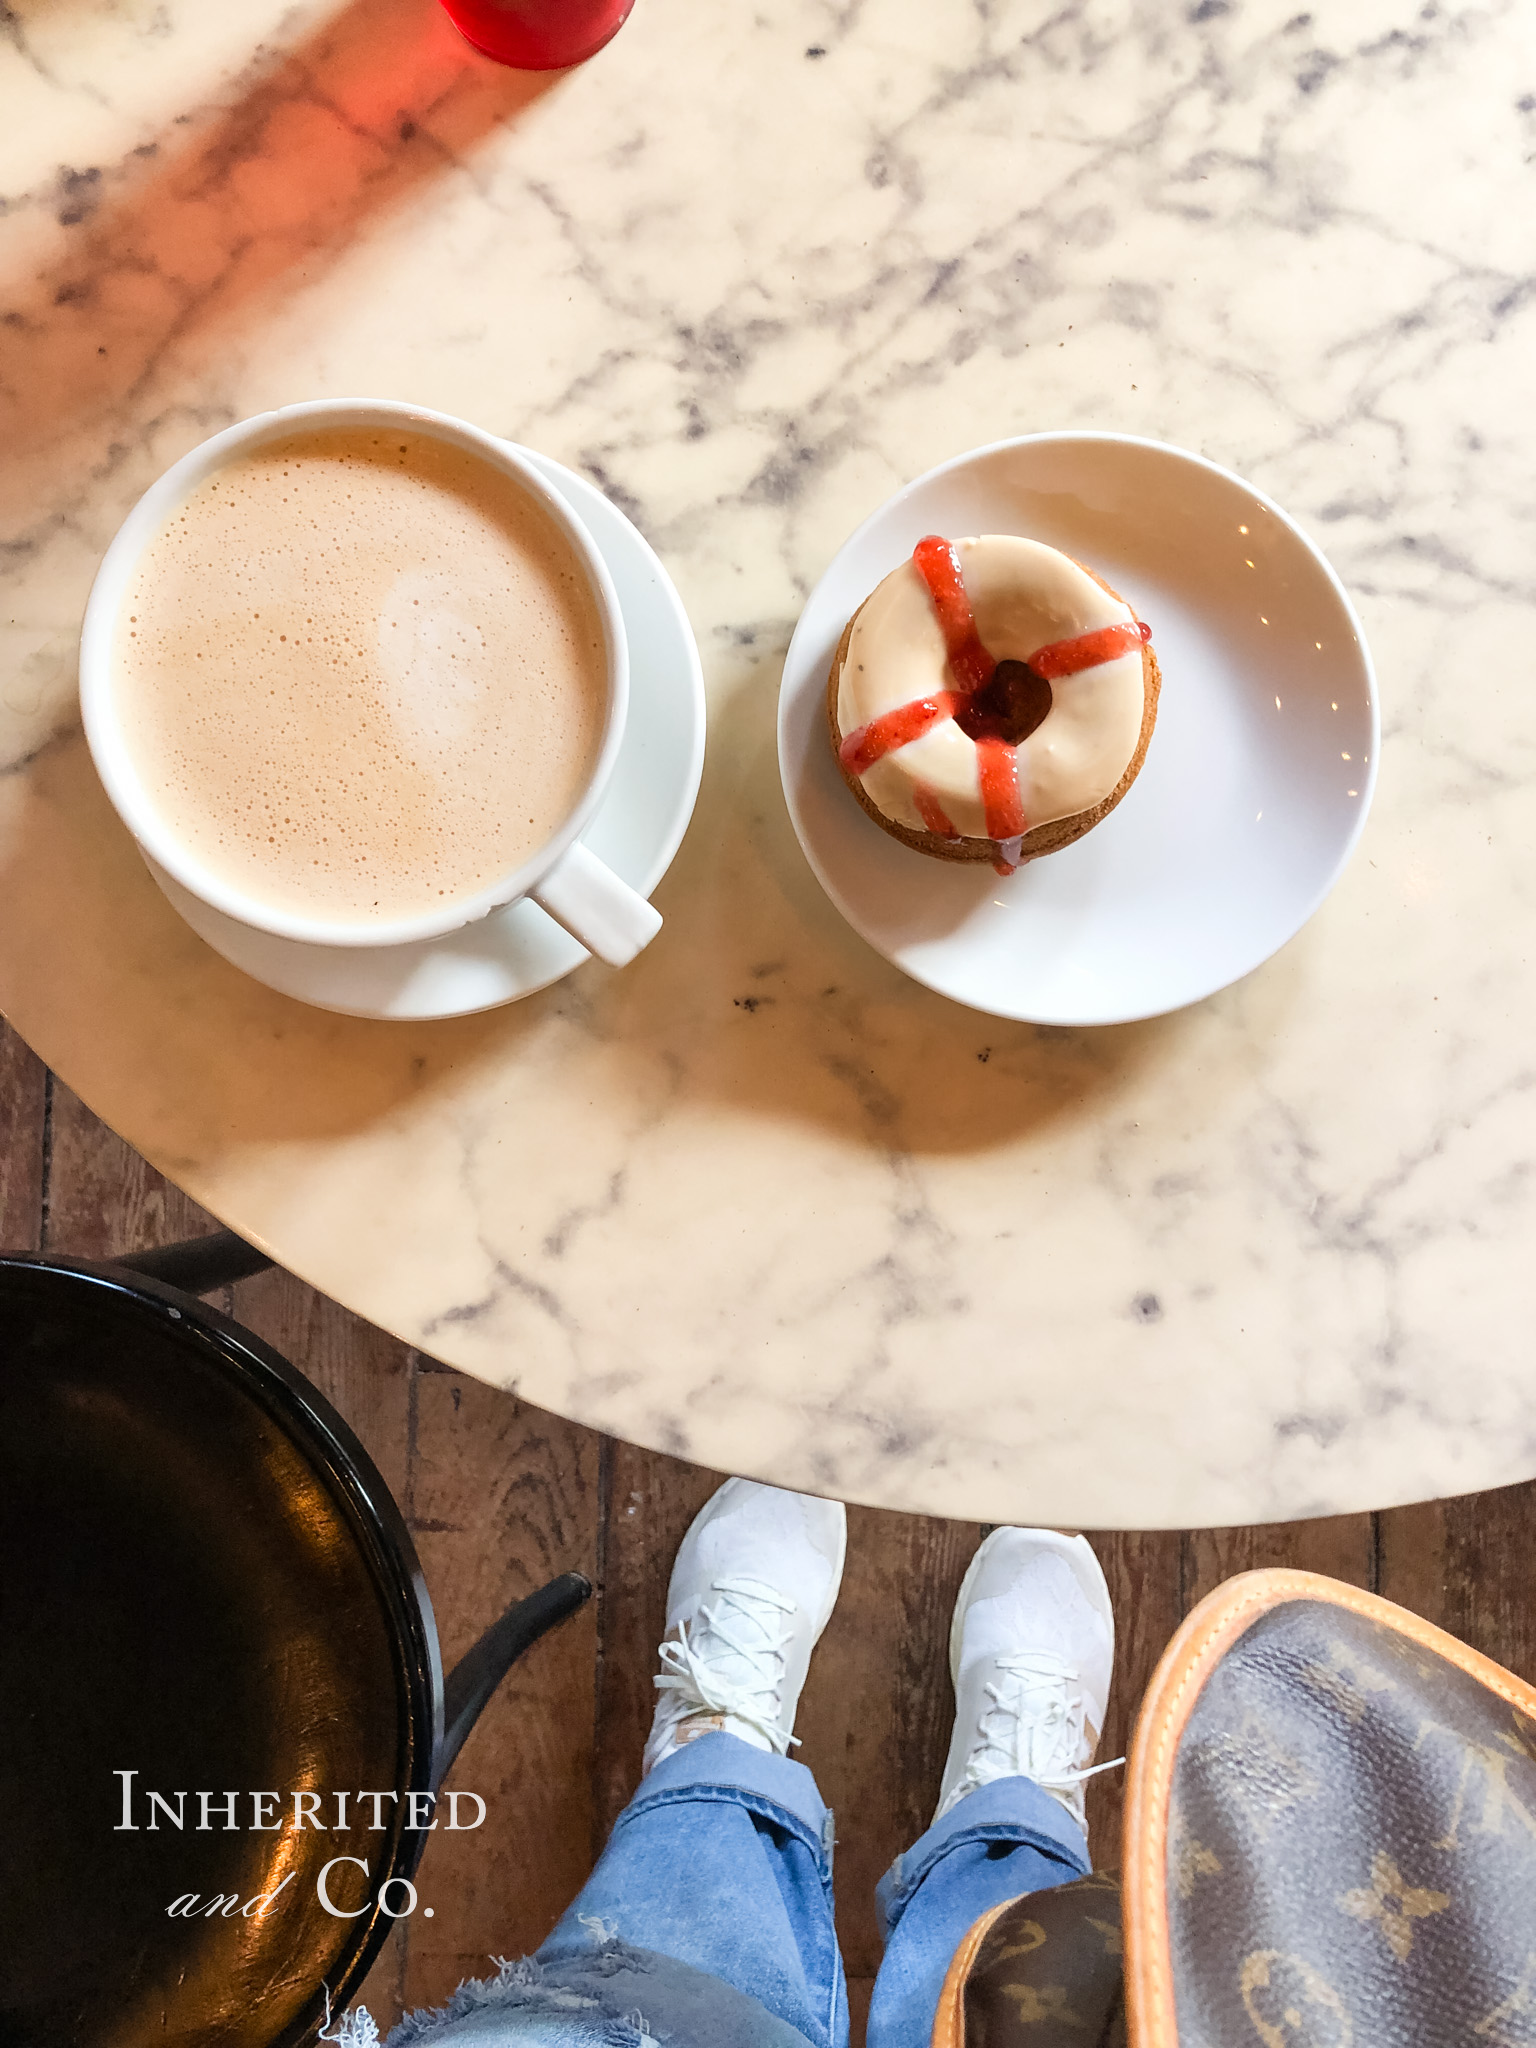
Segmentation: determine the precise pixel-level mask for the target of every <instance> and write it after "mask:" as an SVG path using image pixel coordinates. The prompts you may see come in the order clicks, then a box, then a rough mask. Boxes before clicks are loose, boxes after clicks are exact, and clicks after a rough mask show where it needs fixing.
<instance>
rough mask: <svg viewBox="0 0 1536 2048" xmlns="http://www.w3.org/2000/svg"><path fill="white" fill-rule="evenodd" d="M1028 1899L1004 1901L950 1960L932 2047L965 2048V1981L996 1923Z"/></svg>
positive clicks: (969, 1932)
mask: <svg viewBox="0 0 1536 2048" xmlns="http://www.w3.org/2000/svg"><path fill="white" fill-rule="evenodd" d="M1025 1897H1027V1894H1026V1893H1024V1892H1020V1893H1019V1898H1018V1899H1004V1901H1003V1903H1002V1904H1001V1905H1000V1906H994V1907H993V1908H992V1910H991V1911H990V1912H988V1913H983V1914H982V1916H981V1918H980V1919H979V1920H978V1921H976V1922H975V1924H974V1925H973V1926H971V1927H969V1928H968V1929H967V1930H966V1933H965V1936H964V1939H963V1940H962V1941H961V1943H960V1946H959V1947H958V1948H957V1949H956V1950H955V1952H954V1955H953V1956H952V1957H951V1958H950V1964H949V1968H948V1969H947V1970H946V1971H945V1973H944V1988H943V1990H942V1991H940V1993H939V2009H938V2011H937V2012H936V2013H935V2014H934V2016H933V2034H932V2036H931V2041H932V2048H965V1980H966V1978H967V1977H969V1975H970V1974H971V1965H972V1963H974V1962H975V1960H976V1955H977V1951H978V1950H979V1949H980V1947H981V1944H982V1943H983V1942H984V1941H985V1940H986V1938H987V1936H988V1935H989V1934H990V1933H991V1931H992V1926H993V1923H994V1922H995V1921H997V1920H1000V1919H1001V1918H1002V1916H1003V1915H1004V1913H1006V1912H1007V1911H1008V1910H1009V1908H1010V1907H1011V1906H1016V1905H1017V1904H1018V1903H1019V1899H1022V1898H1025Z"/></svg>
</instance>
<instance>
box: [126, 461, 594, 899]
mask: <svg viewBox="0 0 1536 2048" xmlns="http://www.w3.org/2000/svg"><path fill="white" fill-rule="evenodd" d="M607 678H608V667H607V653H606V644H605V640H604V635H603V626H602V619H601V615H600V612H599V609H598V602H597V599H596V597H595V596H594V594H593V591H592V589H591V586H590V584H589V582H588V580H587V577H586V574H585V572H584V569H583V565H582V563H581V561H580V560H579V558H578V557H577V556H576V554H575V552H574V550H573V549H572V547H571V544H570V542H569V541H568V540H567V539H566V537H565V535H564V534H563V533H562V532H561V531H560V529H559V528H558V527H557V526H556V524H555V522H554V520H553V519H552V518H551V517H550V515H549V514H548V513H547V512H546V511H545V509H544V507H543V506H542V505H541V504H540V503H539V502H538V501H537V500H536V499H535V498H534V497H533V496H532V494H531V493H530V492H528V491H526V490H524V489H523V488H522V487H521V485H520V484H519V483H518V481H517V480H516V479H515V478H514V477H510V476H508V475H506V474H505V473H504V472H502V471H500V470H497V469H495V468H493V467H492V466H491V465H490V464H489V463H487V462H485V461H483V460H481V459H479V458H478V457H476V456H474V455H472V454H469V453H468V452H466V451H464V450H461V449H459V448H457V447H455V446H453V445H451V444H449V443H447V442H445V441H440V440H437V439H435V438H434V437H432V436H431V435H428V434H425V433H421V432H417V431H415V430H413V429H407V430H403V431H401V430H393V431H392V430H389V429H386V428H381V427H342V428H324V429H316V430H314V431H312V432H302V431H301V432H297V433H294V434H291V435H289V436H287V437H286V438H285V439H283V440H279V441H273V442H268V443H266V444H265V445H263V446H260V447H258V448H255V449H252V450H248V451H247V452H245V453H243V454H241V455H239V456H237V457H236V458H235V459H234V460H232V461H231V462H230V463H228V464H227V465H226V466H225V467H224V468H222V469H220V470H219V471H218V472H217V473H216V474H215V475H213V476H211V477H209V478H207V479H206V480H205V481H204V482H203V483H201V484H199V485H198V486H197V487H196V489H194V490H193V491H192V493H191V494H190V496H189V497H187V498H186V499H185V500H184V501H183V502H182V503H181V504H180V505H179V506H178V507H177V509H176V510H175V512H174V513H172V514H171V516H170V517H169V518H168V520H167V521H166V523H165V525H164V526H163V527H162V528H161V530H160V531H159V533H158V534H157V535H156V536H155V538H154V539H153V540H152V541H151V542H150V544H149V546H148V547H147V548H146V549H145V551H144V553H143V555H142V556H141V558H140V560H139V562H138V564H137V566H136V568H135V570H134V572H133V575H132V577H131V579H130V581H129V583H128V586H127V592H126V596H125V598H124V600H123V602H122V605H121V608H120V610H119V612H118V619H117V628H116V639H115V645H114V649H113V694H114V697H115V699H116V701H117V705H118V710H119V714H120V719H121V725H122V729H123V732H124V734H125V735H126V739H127V744H128V749H129V753H130V755H131V757H132V760H133V764H134V767H135V770H136V772H137V774H138V776H139V779H140V780H141V782H142V784H143V787H144V791H145V794H146V796H147V797H148V799H149V801H150V803H151V804H152V805H153V806H154V808H155V810H156V811H157V812H158V814H159V816H160V817H161V818H162V819H163V821H164V823H165V824H166V826H167V827H168V828H169V830H170V831H171V832H173V833H174V834H175V836H176V838H177V839H178V840H179V841H180V842H181V844H182V845H183V846H184V847H185V848H186V849H187V851H188V852H189V853H190V854H191V855H193V856H194V857H195V858H196V859H197V860H198V861H199V862H200V863H201V864H202V865H203V866H204V867H205V868H206V869H207V870H208V871H209V872H210V873H212V874H214V875H216V876H217V877H218V878H219V879H220V880H221V881H223V882H224V883H225V884H226V885H227V886H229V887H232V888H235V889H238V890H240V891H241V892H242V893H244V894H245V895H247V896H248V897H251V898H254V899H256V900H257V901H259V902H260V903H262V904H264V905H266V906H268V907H270V908H272V909H275V910H279V911H283V912H287V913H290V914H297V915H301V916H311V917H318V918H324V919H327V920H331V921H337V922H357V923H359V924H368V923H372V922H382V921H385V920H393V919H401V918H407V917H413V916H418V915H421V914H427V913H432V912H438V911H441V910H443V909H444V908H445V906H447V905H449V904H451V903H453V902H454V901H456V900H458V899H468V898H471V897H473V896H475V895H477V894H479V892H481V891H482V890H484V889H486V888H488V887H489V886H490V885H491V884H492V883H494V882H495V881H497V880H498V879H499V878H500V877H502V876H504V875H510V874H511V873H512V872H513V871H514V870H515V869H517V868H518V867H519V866H521V865H522V863H523V862H524V861H526V860H528V859H529V858H530V857H531V856H533V855H534V854H536V853H537V852H538V850H539V849H540V848H541V847H542V846H544V845H545V844H546V843H547V842H548V841H549V840H550V839H551V838H552V837H553V835H554V834H555V833H556V832H557V831H558V830H559V828H560V827H561V826H562V825H563V824H564V823H565V821H566V820H567V819H568V818H569V817H570V815H571V813H572V811H573V810H574V809H575V808H576V806H577V804H578V803H579V802H580V800H581V797H582V795H583V793H584V791H585V790H586V787H587V785H588V783H589V781H590V779H591V776H592V773H593V770H594V768H595V765H596V762H597V757H598V754H599V751H600V749H601V745H602V740H603V733H604V727H605V722H606V718H607V709H608V681H607Z"/></svg>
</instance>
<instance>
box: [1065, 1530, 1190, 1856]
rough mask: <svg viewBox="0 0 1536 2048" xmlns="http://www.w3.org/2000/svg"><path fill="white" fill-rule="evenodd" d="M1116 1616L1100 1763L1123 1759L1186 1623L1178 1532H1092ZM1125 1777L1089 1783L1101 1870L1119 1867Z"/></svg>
mask: <svg viewBox="0 0 1536 2048" xmlns="http://www.w3.org/2000/svg"><path fill="white" fill-rule="evenodd" d="M1088 1540H1089V1542H1090V1543H1091V1544H1092V1545H1093V1548H1094V1552H1095V1554H1096V1556H1097V1557H1098V1560H1099V1563H1100V1564H1101V1565H1102V1566H1103V1567H1104V1576H1105V1578H1106V1579H1107V1580H1108V1582H1109V1597H1110V1600H1111V1602H1112V1603H1113V1605H1114V1610H1115V1675H1114V1682H1113V1684H1112V1685H1111V1687H1110V1694H1109V1710H1108V1712H1107V1714H1106V1715H1105V1718H1104V1731H1103V1734H1102V1736H1101V1737H1100V1740H1099V1752H1098V1753H1099V1757H1100V1760H1101V1761H1103V1762H1106V1763H1107V1762H1108V1761H1109V1760H1110V1759H1111V1758H1112V1757H1123V1756H1124V1755H1125V1754H1126V1752H1127V1751H1128V1749H1129V1748H1130V1744H1131V1731H1132V1729H1133V1728H1134V1727H1135V1725H1136V1714H1137V1710H1138V1708H1139V1707H1140V1705H1141V1696H1142V1694H1143V1693H1144V1692H1145V1691H1146V1689H1147V1680H1148V1679H1149V1678H1150V1677H1151V1676H1152V1668H1153V1666H1154V1665H1155V1664H1156V1662H1157V1660H1158V1658H1159V1657H1160V1656H1161V1655H1162V1654H1163V1651H1164V1649H1165V1648H1166V1647H1167V1643H1168V1638H1169V1637H1170V1636H1171V1635H1172V1634H1173V1632H1174V1630H1175V1629H1176V1628H1177V1627H1178V1625H1179V1623H1180V1622H1181V1621H1182V1620H1183V1618H1184V1608H1183V1601H1182V1597H1181V1586H1182V1579H1183V1538H1182V1537H1181V1536H1180V1535H1179V1534H1178V1533H1177V1532H1176V1531H1154V1532H1152V1533H1151V1534H1143V1535H1133V1534H1128V1533H1127V1532H1125V1531H1124V1530H1120V1529H1115V1530H1109V1531H1089V1532H1088ZM1124 1803H1125V1772H1124V1771H1123V1770H1118V1771H1102V1772H1100V1774H1099V1775H1098V1776H1097V1777H1096V1778H1091V1779H1090V1780H1089V1781H1088V1788H1087V1808H1088V1853H1089V1855H1090V1856H1091V1857H1092V1858H1093V1864H1094V1868H1095V1869H1097V1870H1118V1869H1119V1867H1120V1816H1121V1810H1122V1808H1123V1806H1124Z"/></svg>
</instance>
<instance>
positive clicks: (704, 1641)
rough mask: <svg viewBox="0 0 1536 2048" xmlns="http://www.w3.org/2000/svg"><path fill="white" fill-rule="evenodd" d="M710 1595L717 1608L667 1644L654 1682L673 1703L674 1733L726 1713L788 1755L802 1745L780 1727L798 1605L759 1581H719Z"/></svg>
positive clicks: (682, 1627)
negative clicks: (792, 1618) (791, 1623)
mask: <svg viewBox="0 0 1536 2048" xmlns="http://www.w3.org/2000/svg"><path fill="white" fill-rule="evenodd" d="M709 1590H710V1591H711V1592H712V1593H718V1594H719V1596H720V1598H719V1599H718V1601H717V1602H716V1603H715V1604H714V1605H713V1606H708V1605H706V1604H705V1603H703V1602H702V1601H701V1602H700V1604H699V1613H698V1619H697V1620H696V1621H695V1622H694V1624H693V1626H692V1629H691V1630H690V1628H689V1625H688V1623H687V1622H686V1621H685V1622H681V1623H679V1625H678V1632H677V1635H676V1637H675V1638H673V1637H671V1636H669V1637H668V1638H667V1639H666V1641H665V1642H664V1643H663V1644H662V1645H661V1651H660V1655H661V1666H662V1668H661V1670H660V1672H659V1673H658V1674H657V1676H656V1678H655V1680H654V1681H653V1683H654V1684H655V1687H656V1690H657V1691H658V1692H663V1693H672V1694H673V1695H674V1696H675V1697H674V1698H673V1699H672V1700H671V1701H669V1702H668V1705H669V1707H670V1709H671V1712H670V1714H669V1716H668V1718H669V1720H671V1722H672V1724H673V1725H674V1726H675V1725H676V1724H677V1722H679V1721H683V1720H686V1719H687V1718H688V1717H689V1716H690V1715H693V1714H722V1715H726V1714H728V1715H730V1716H731V1718H732V1719H733V1720H737V1721H742V1722H744V1723H745V1724H746V1725H747V1726H748V1727H749V1728H755V1729H756V1730H757V1732H758V1734H759V1735H761V1736H762V1738H763V1740H764V1741H765V1742H766V1743H767V1744H768V1745H769V1747H770V1748H771V1749H772V1750H774V1751H775V1752H776V1754H777V1755H779V1756H785V1755H787V1754H788V1751H789V1748H790V1745H791V1744H792V1743H798V1741H799V1737H798V1736H795V1735H791V1734H790V1733H789V1731H788V1730H787V1729H785V1728H781V1727H780V1726H779V1720H778V1713H779V1695H780V1693H781V1692H782V1690H783V1685H784V1672H785V1664H786V1660H785V1656H784V1652H785V1650H786V1648H787V1647H788V1646H789V1644H790V1643H792V1642H793V1641H794V1637H795V1631H794V1629H793V1628H792V1627H786V1625H785V1620H784V1617H785V1616H786V1615H792V1614H793V1613H794V1612H795V1603H794V1601H793V1600H790V1599H788V1598H786V1596H785V1595H784V1594H783V1593H779V1592H776V1591H775V1590H774V1588H773V1587H772V1586H765V1585H762V1584H761V1583H760V1582H759V1581H758V1580H756V1579H716V1580H714V1581H713V1583H712V1584H711V1586H710V1589H709ZM722 1665H724V1666H726V1668H725V1669H722V1668H721V1666H722ZM733 1666H734V1669H733V1668H731V1667H733Z"/></svg>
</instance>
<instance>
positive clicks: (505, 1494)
mask: <svg viewBox="0 0 1536 2048" xmlns="http://www.w3.org/2000/svg"><path fill="white" fill-rule="evenodd" d="M414 1384H415V1412H414V1417H413V1426H412V1431H411V1441H410V1480H409V1485H408V1488H407V1494H406V1511H407V1520H408V1522H409V1524H410V1527H411V1532H412V1534H413V1536H414V1537H415V1539H416V1545H417V1548H418V1550H419V1552H420V1554H421V1561H422V1565H423V1568H424V1569H425V1572H426V1576H427V1583H428V1586H429V1587H430V1588H431V1591H432V1597H433V1601H434V1604H435V1606H436V1610H437V1626H438V1632H439V1635H440V1636H441V1638H442V1645H443V1663H444V1666H445V1668H451V1666H452V1664H453V1662H454V1660H455V1659H456V1658H457V1657H460V1656H462V1655H463V1653H464V1652H465V1651H466V1650H467V1649H468V1648H469V1647H470V1646H471V1644H472V1643H473V1642H474V1641H475V1640H476V1638H477V1637H478V1636H479V1635H481V1634H482V1632H483V1631H484V1630H485V1629H486V1628H488V1627H489V1626H490V1624H491V1623H492V1622H493V1621H495V1620H496V1618H497V1617H498V1616H499V1615H500V1614H501V1613H502V1612H503V1611H504V1610H505V1609H506V1608H507V1607H509V1606H510V1605H511V1604H512V1602H513V1601H515V1600H520V1599H521V1598H523V1596H524V1595H525V1594H528V1593H531V1592H532V1591H533V1590H534V1589H535V1588H536V1587H538V1586H541V1585H543V1584H544V1582H545V1581H546V1580H547V1579H550V1578H552V1577H554V1576H555V1574H556V1573H558V1572H564V1571H583V1572H586V1573H587V1574H588V1576H589V1577H590V1576H594V1575H595V1572H596V1568H597V1531H598V1481H599V1471H598V1462H599V1460H598V1453H599V1439H598V1438H597V1437H596V1436H594V1435H593V1434H592V1432H591V1431H590V1430H586V1429H582V1428H580V1427H579V1426H578V1425H577V1424H575V1423H570V1422H563V1421H561V1420H560V1419H559V1418H558V1417H557V1416H553V1415H547V1414H545V1413H544V1411H543V1410H542V1409H538V1408H531V1407H529V1406H528V1405H527V1404H526V1403H525V1402H522V1401H519V1400H517V1399H516V1398H515V1397H514V1396H513V1395H511V1394H504V1393H501V1392H499V1391H498V1390H497V1389H495V1388H493V1387H487V1386H485V1385H483V1384H482V1383H481V1382H480V1381H478V1380H470V1379H465V1378H464V1377H463V1376H462V1375H460V1374H458V1373H455V1372H450V1371H448V1370H446V1369H445V1368H443V1367H441V1366H437V1365H435V1364H433V1363H432V1362H431V1361H428V1360H420V1361H419V1362H418V1367H417V1372H416V1375H415V1382H414ZM596 1665H597V1615H596V1612H595V1610H594V1604H593V1603H591V1602H589V1603H588V1605H587V1606H586V1607H585V1608H584V1609H583V1610H582V1612H581V1613H580V1614H579V1615H577V1616H576V1617H575V1618H574V1619H573V1620H571V1621H569V1622H567V1623H566V1624H565V1625H564V1627H562V1628H561V1629H559V1630H557V1631H556V1632H555V1633H554V1634H553V1635H550V1636H547V1637H545V1638H544V1640H543V1641H542V1642H539V1643H536V1644H535V1645H534V1647H533V1648H532V1649H531V1650H530V1651H529V1652H528V1653H527V1655H526V1656H525V1657H524V1658H523V1659H521V1660H520V1661H519V1662H518V1663H517V1664H515V1665H514V1666H513V1667H512V1670H511V1673H510V1674H509V1676H508V1677H507V1678H506V1679H505V1680H504V1681H503V1683H502V1686H501V1688H500V1690H499V1691H498V1692H497V1694H496V1696H495V1698H494V1699H493V1700H492V1701H491V1703H490V1705H489V1706H488V1707H487V1708H486V1710H485V1713H484V1715H483V1716H482V1717H481V1720H480V1722H479V1724H478V1726H477V1727H476V1728H475V1730H474V1732H473V1734H472V1735H471V1736H470V1738H469V1741H468V1743H467V1744H466V1745H465V1748H464V1751H463V1754H462V1755H461V1756H460V1758H459V1760H458V1763H457V1764H456V1765H455V1767H454V1769H453V1771H452V1772H451V1773H450V1775H449V1778H448V1780H447V1784H448V1787H449V1788H450V1789H452V1788H454V1787H458V1788H460V1789H462V1790H464V1791H470V1792H476V1793H478V1794H479V1795H480V1797H481V1798H482V1799H484V1801H485V1803H486V1809H487V1811H486V1820H485V1824H484V1826H483V1827H481V1828H480V1829H478V1830H476V1831H474V1832H469V1831H467V1830H466V1831H464V1832H461V1833H457V1834H453V1833H449V1832H447V1831H445V1830H444V1829H441V1828H440V1829H439V1831H438V1832H437V1833H436V1834H434V1835H433V1837H432V1840H431V1842H430V1843H429V1845H428V1847H427V1852H426V1855H425V1857H424V1859H423V1861H422V1865H421V1869H420V1872H419V1874H418V1878H417V1884H418V1888H419V1891H420V1894H421V1903H422V1905H423V1906H424V1907H425V1906H428V1905H430V1906H431V1907H432V1908H433V1914H432V1917H431V1918H430V1919H428V1918H427V1917H426V1916H425V1914H424V1913H422V1912H418V1913H417V1914H416V1915H415V1916H414V1917H413V1919H412V1921H411V1926H410V1933H409V1935H408V1937H407V1943H406V1962H405V1982H404V1989H405V1999H406V2003H407V2005H410V2006H417V2005H427V2004H436V2003H438V2002H439V2001H440V2000H441V1999H442V1998H444V1997H445V1996H446V1995H447V1994H448V1993H449V1992H450V1991H452V1989H453V1988H454V1986H455V1985H456V1984H457V1983H458V1982H459V1980H460V1978H462V1977H465V1976H473V1975H480V1974H483V1973H484V1972H485V1971H486V1969H487V1968H488V1967H492V1968H493V1967H494V1965H492V1964H491V1962H490V1959H491V1958H492V1957H493V1956H497V1955H504V1956H510V1955H521V1954H525V1953H527V1952H530V1951H531V1950H533V1949H535V1948H537V1947H538V1945H539V1943H540V1942H541V1941H542V1940H543V1939H544V1937H545V1935H546V1934H547V1933H548V1932H549V1930H550V1928H551V1927H552V1926H553V1924H554V1922H555V1920H556V1919H557V1917H558V1916H559V1914H560V1913H561V1912H562V1911H563V1910H564V1908H565V1907H566V1906H567V1905H568V1904H569V1902H570V1900H571V1898H572V1897H573V1896H574V1894H575V1893H576V1891H577V1890H578V1889H579V1887H580V1885H581V1883H582V1881H583V1880H584V1879H585V1877H586V1875H587V1870H588V1867H589V1863H590V1846H591V1841H592V1749H593V1729H594V1723H595V1714H594V1706H595V1697H594V1674H595V1671H596Z"/></svg>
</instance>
